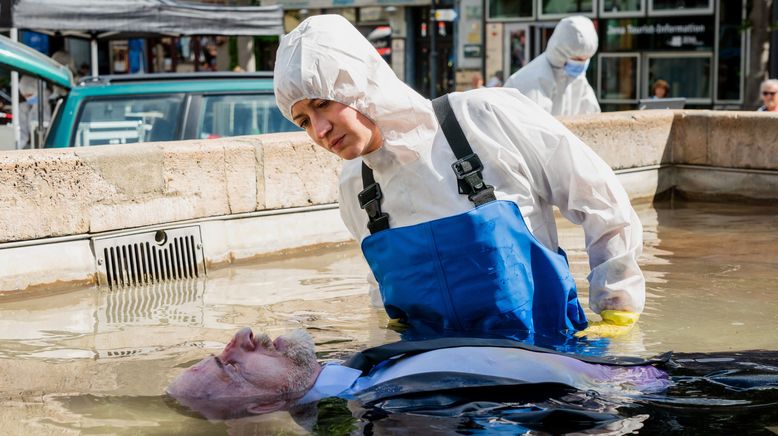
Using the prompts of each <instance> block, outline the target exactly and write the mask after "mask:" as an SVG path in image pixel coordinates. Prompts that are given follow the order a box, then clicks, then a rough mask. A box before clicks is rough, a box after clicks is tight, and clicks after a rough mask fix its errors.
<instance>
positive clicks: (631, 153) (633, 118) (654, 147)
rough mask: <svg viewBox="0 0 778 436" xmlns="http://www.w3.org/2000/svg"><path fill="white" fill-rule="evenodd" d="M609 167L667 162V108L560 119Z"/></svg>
mask: <svg viewBox="0 0 778 436" xmlns="http://www.w3.org/2000/svg"><path fill="white" fill-rule="evenodd" d="M560 121H562V122H563V123H564V124H565V126H567V128H569V129H570V130H571V131H572V132H573V133H575V134H576V135H577V136H578V137H579V138H581V139H582V140H583V141H584V142H585V143H586V144H587V145H589V146H590V147H591V148H592V149H593V150H594V151H595V152H596V153H597V154H598V155H599V156H600V157H601V158H602V159H603V160H604V161H605V162H607V163H608V164H609V165H610V166H611V167H612V168H613V169H624V168H635V167H642V166H650V165H659V164H662V163H670V151H669V149H668V147H667V143H668V138H669V137H670V131H671V128H672V125H673V113H672V112H671V111H627V112H611V113H603V114H596V115H584V116H576V117H563V118H560Z"/></svg>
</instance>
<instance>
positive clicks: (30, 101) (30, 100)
mask: <svg viewBox="0 0 778 436" xmlns="http://www.w3.org/2000/svg"><path fill="white" fill-rule="evenodd" d="M37 103H38V96H37V95H33V96H31V97H29V98H28V99H27V104H29V105H30V106H32V105H34V104H37Z"/></svg>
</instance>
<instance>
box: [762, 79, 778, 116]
mask: <svg viewBox="0 0 778 436" xmlns="http://www.w3.org/2000/svg"><path fill="white" fill-rule="evenodd" d="M762 101H764V105H765V107H767V109H768V110H775V109H776V108H778V86H775V85H771V84H767V85H763V86H762Z"/></svg>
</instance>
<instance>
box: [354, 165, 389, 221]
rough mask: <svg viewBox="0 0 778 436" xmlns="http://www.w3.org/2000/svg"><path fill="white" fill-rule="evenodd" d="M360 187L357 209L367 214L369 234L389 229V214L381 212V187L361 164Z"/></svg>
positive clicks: (370, 172)
mask: <svg viewBox="0 0 778 436" xmlns="http://www.w3.org/2000/svg"><path fill="white" fill-rule="evenodd" d="M362 186H364V187H365V189H363V190H362V192H360V193H359V195H358V198H359V207H361V208H362V209H364V210H365V212H367V218H368V221H367V229H368V230H370V234H371V235H372V234H374V233H376V232H380V231H381V230H386V229H388V228H389V214H387V213H384V212H382V211H381V197H382V195H381V186H380V185H379V184H378V183H376V182H375V179H374V178H373V170H371V169H370V167H368V166H367V165H366V164H365V163H364V162H362Z"/></svg>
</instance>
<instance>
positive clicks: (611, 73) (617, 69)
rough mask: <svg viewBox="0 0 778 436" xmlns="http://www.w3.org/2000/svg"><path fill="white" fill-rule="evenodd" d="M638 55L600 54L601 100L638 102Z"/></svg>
mask: <svg viewBox="0 0 778 436" xmlns="http://www.w3.org/2000/svg"><path fill="white" fill-rule="evenodd" d="M639 59H640V55H639V54H638V53H619V54H615V53H600V61H599V71H601V74H600V75H599V78H600V80H599V86H598V88H599V98H600V101H603V102H610V103H620V102H623V103H626V102H632V103H634V102H637V100H638V89H639V88H638V78H639V77H640V70H639V68H640V62H639Z"/></svg>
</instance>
